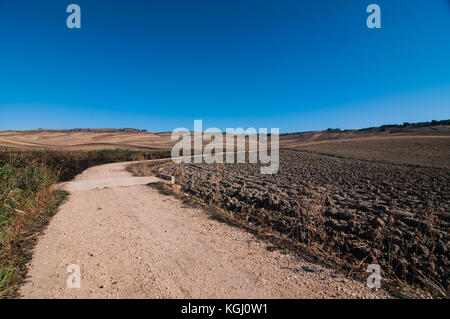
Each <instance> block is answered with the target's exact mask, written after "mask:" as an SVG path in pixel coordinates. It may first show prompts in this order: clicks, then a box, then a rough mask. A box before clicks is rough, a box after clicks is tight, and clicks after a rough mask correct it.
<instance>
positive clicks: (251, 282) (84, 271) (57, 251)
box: [20, 163, 387, 298]
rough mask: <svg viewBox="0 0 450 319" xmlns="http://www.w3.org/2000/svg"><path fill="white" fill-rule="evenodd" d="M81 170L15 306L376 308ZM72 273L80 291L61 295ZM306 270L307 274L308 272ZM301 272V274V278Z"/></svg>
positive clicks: (110, 175)
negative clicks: (349, 301)
mask: <svg viewBox="0 0 450 319" xmlns="http://www.w3.org/2000/svg"><path fill="white" fill-rule="evenodd" d="M128 164H129V163H116V164H108V165H102V166H97V167H93V168H90V169H88V170H86V171H85V172H84V173H82V174H81V175H79V176H77V178H76V179H75V180H74V181H72V182H68V183H66V184H64V185H63V187H64V188H65V189H66V190H68V191H69V192H70V193H71V194H70V196H69V197H68V200H67V201H66V202H65V203H64V204H63V205H62V206H61V207H60V208H59V210H58V212H57V214H56V215H55V216H54V218H53V219H52V221H51V222H50V225H49V226H48V228H47V229H46V231H45V232H44V234H43V235H42V236H41V237H40V239H39V241H38V243H37V245H36V247H35V249H34V252H33V259H32V262H31V263H30V266H29V272H28V275H29V278H28V279H27V282H26V283H25V284H24V285H23V286H22V288H21V290H20V294H21V296H22V297H23V298H355V297H361V298H380V297H381V298H383V297H386V296H387V295H386V294H385V293H384V292H381V291H379V292H373V291H370V290H369V289H368V288H366V287H365V284H363V283H361V282H357V281H354V280H351V279H348V278H345V277H344V276H343V275H340V274H337V273H335V272H334V271H333V270H330V269H327V268H324V267H321V266H319V265H314V264H311V263H308V262H306V261H303V260H299V259H298V258H296V257H293V256H290V255H283V254H281V253H280V252H279V251H268V250H267V249H266V244H264V243H263V242H261V241H259V240H258V239H257V238H255V237H254V236H253V235H251V234H249V233H247V232H245V231H243V230H241V229H238V228H235V227H231V226H229V225H226V224H223V223H220V222H218V221H216V220H213V219H211V218H209V215H208V214H207V213H206V212H204V211H203V210H201V209H199V208H189V207H185V206H183V203H182V202H181V201H179V200H178V199H175V198H173V197H171V196H166V195H162V194H160V193H159V192H158V191H157V190H155V189H153V188H150V187H148V186H146V184H148V183H151V182H155V181H157V180H158V179H157V178H154V177H132V176H131V174H130V173H128V172H127V171H126V170H125V167H126V166H127V165H128ZM71 264H76V265H79V267H80V269H81V287H80V288H79V289H78V288H67V284H66V279H67V277H68V276H69V275H70V273H68V272H67V266H68V265H71ZM311 268H313V269H314V272H311ZM305 269H306V270H305Z"/></svg>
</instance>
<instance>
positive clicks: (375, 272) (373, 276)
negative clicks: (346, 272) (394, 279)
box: [366, 264, 381, 290]
mask: <svg viewBox="0 0 450 319" xmlns="http://www.w3.org/2000/svg"><path fill="white" fill-rule="evenodd" d="M366 272H368V273H370V275H369V277H367V281H366V284H367V287H369V289H374V288H375V289H377V290H378V289H380V288H381V267H380V265H378V264H370V265H369V266H367V270H366Z"/></svg>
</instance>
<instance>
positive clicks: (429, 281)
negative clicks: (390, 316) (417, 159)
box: [162, 144, 450, 296]
mask: <svg viewBox="0 0 450 319" xmlns="http://www.w3.org/2000/svg"><path fill="white" fill-rule="evenodd" d="M358 147H359V144H356V146H355V148H358ZM386 147H389V146H386ZM405 147H406V148H408V147H409V146H405ZM418 147H420V146H418ZM439 147H440V146H439ZM444 148H445V147H444ZM400 153H401V151H400ZM344 154H345V153H344ZM367 154H369V155H370V152H369V151H368V152H367ZM367 154H364V153H362V155H363V156H366V155H367ZM394 154H395V153H394ZM345 155H346V156H345V157H341V156H338V157H337V156H334V155H333V156H328V155H321V154H314V153H311V152H310V151H303V150H299V149H295V150H281V151H280V169H279V172H278V174H276V175H260V170H259V168H260V167H259V165H256V164H182V165H175V164H173V163H171V164H169V165H167V166H166V167H164V168H163V169H162V171H164V172H165V173H168V174H172V175H175V176H176V180H177V183H179V184H181V189H182V191H184V192H186V193H189V194H192V195H194V196H196V197H199V198H201V199H203V200H205V201H206V202H207V203H210V204H213V205H216V206H219V207H222V208H225V209H227V210H228V211H231V212H233V214H234V216H236V217H237V218H239V219H241V220H244V221H246V222H247V223H249V224H252V225H255V226H264V227H270V228H271V229H272V230H274V231H275V232H277V233H279V234H282V235H286V236H289V237H290V238H291V239H293V240H295V241H298V242H301V243H302V244H304V245H305V246H306V247H309V249H310V250H311V251H312V252H314V254H316V253H318V254H319V255H320V256H321V257H322V258H323V259H324V260H328V261H332V262H333V263H337V264H341V265H344V266H347V267H348V268H353V269H354V270H355V272H358V271H363V270H362V269H365V266H367V264H371V263H378V264H380V266H381V268H382V270H383V275H384V278H390V279H395V280H396V281H397V283H401V282H408V283H409V284H411V285H419V286H421V287H422V288H426V289H428V290H429V291H432V292H433V293H436V294H437V295H440V296H443V295H446V294H447V292H448V287H449V276H448V267H449V251H448V250H449V245H448V243H449V235H448V227H449V222H450V182H449V178H448V177H449V176H450V175H449V173H450V170H449V169H448V168H444V167H448V166H446V165H447V164H448V163H447V164H446V161H448V157H447V158H445V159H444V158H442V159H441V162H440V163H441V164H444V165H441V164H440V165H441V166H443V168H439V167H417V166H411V165H406V164H393V163H381V162H376V161H372V160H370V161H368V160H362V159H355V158H351V156H352V155H353V154H352V153H350V154H345ZM392 156H394V155H392ZM404 158H406V159H409V157H407V156H405V157H404ZM402 160H403V159H402V158H400V159H398V158H397V159H396V161H397V162H401V161H402ZM355 267H356V268H357V267H359V270H358V269H355Z"/></svg>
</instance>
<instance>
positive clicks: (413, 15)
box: [0, 0, 450, 132]
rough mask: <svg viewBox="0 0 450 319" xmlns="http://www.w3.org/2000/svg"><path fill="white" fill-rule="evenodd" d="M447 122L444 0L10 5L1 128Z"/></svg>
mask: <svg viewBox="0 0 450 319" xmlns="http://www.w3.org/2000/svg"><path fill="white" fill-rule="evenodd" d="M70 3H77V4H79V5H80V6H81V10H82V29H81V30H70V29H68V28H67V27H66V22H65V21H66V17H67V16H68V14H67V13H66V7H67V5H69V4H70ZM370 3H377V4H379V5H380V7H381V10H382V29H379V30H369V29H368V28H367V27H366V23H365V21H366V18H367V16H368V14H367V13H366V7H367V5H368V4H370ZM449 118H450V2H449V1H448V0H426V1H425V0H371V1H365V0H346V1H336V0H310V1H301V0H295V1H284V0H271V1H265V0H255V1H253V0H251V1H250V0H203V1H200V0H178V1H174V0H158V1H151V0H150V1H143V0H127V1H125V0H121V1H119V0H115V1H114V0H95V1H94V0H69V1H64V0H54V1H50V0H39V1H36V0H28V1H25V0H0V130H5V129H35V128H78V127H82V128H88V127H90V128H101V127H114V128H122V127H134V128H140V129H144V128H145V129H148V130H150V131H170V130H173V129H175V128H176V127H180V126H183V127H187V128H191V129H192V128H193V120H194V119H202V120H204V127H212V126H214V127H219V128H221V129H224V128H225V127H238V126H241V127H244V128H247V127H256V128H258V127H269V128H270V127H278V128H280V130H281V131H282V132H289V131H306V130H315V129H326V128H328V127H333V128H334V127H340V128H343V129H344V128H361V127H368V126H375V125H380V124H389V123H402V122H405V121H408V122H416V121H428V120H432V119H436V120H441V119H449Z"/></svg>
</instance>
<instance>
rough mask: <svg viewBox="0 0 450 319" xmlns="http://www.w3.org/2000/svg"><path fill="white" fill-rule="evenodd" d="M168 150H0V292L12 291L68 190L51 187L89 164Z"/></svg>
mask: <svg viewBox="0 0 450 319" xmlns="http://www.w3.org/2000/svg"><path fill="white" fill-rule="evenodd" d="M168 156H170V154H168V152H166V151H130V150H119V149H118V150H98V151H78V152H75V151H23V152H22V151H3V152H0V298H9V297H15V296H16V295H17V289H18V287H19V285H20V283H21V282H22V280H23V278H24V277H25V275H26V264H27V263H28V262H29V261H30V259H31V250H32V248H33V246H34V244H35V241H36V238H37V236H36V234H38V233H39V232H40V231H42V230H43V229H44V228H45V227H46V225H47V224H48V222H49V221H50V219H51V217H52V216H53V215H54V213H55V211H56V208H57V207H58V205H59V204H60V203H61V201H63V200H64V198H65V197H66V195H67V194H68V193H67V192H64V191H58V190H55V187H54V186H55V185H56V183H57V182H59V181H66V180H69V179H71V178H73V177H74V176H75V175H76V174H78V173H81V172H82V171H83V170H85V169H86V168H89V167H91V166H95V165H100V164H106V163H113V162H124V161H134V160H145V159H154V158H162V157H168Z"/></svg>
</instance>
